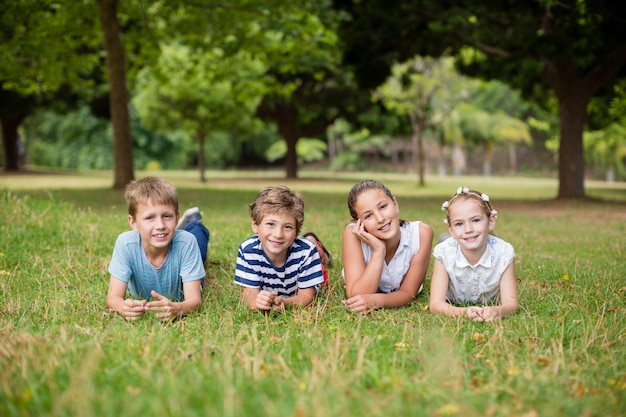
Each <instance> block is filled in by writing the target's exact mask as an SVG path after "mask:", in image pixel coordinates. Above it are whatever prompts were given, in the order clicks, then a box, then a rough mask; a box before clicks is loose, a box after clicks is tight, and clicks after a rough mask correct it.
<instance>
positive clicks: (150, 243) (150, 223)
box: [128, 199, 178, 255]
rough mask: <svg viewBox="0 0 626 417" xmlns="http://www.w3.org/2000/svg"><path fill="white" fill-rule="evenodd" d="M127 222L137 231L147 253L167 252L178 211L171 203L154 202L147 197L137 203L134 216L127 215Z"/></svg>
mask: <svg viewBox="0 0 626 417" xmlns="http://www.w3.org/2000/svg"><path fill="white" fill-rule="evenodd" d="M128 223H129V224H130V226H131V227H132V228H133V230H134V231H136V232H139V235H140V236H141V242H142V246H143V248H144V250H145V251H146V253H147V254H148V255H151V254H159V253H167V250H168V249H169V245H170V242H171V241H172V239H174V234H175V233H176V224H177V223H178V213H177V212H176V210H175V208H174V206H173V205H171V204H155V203H153V201H152V200H151V199H149V200H148V201H146V202H145V203H140V204H138V205H137V209H136V212H135V215H134V216H131V215H128Z"/></svg>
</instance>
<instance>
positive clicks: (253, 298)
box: [234, 186, 324, 311]
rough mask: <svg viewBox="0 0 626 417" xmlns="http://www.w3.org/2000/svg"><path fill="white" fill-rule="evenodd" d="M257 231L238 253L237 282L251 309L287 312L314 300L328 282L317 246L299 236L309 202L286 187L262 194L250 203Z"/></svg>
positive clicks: (275, 188) (255, 230)
mask: <svg viewBox="0 0 626 417" xmlns="http://www.w3.org/2000/svg"><path fill="white" fill-rule="evenodd" d="M249 209H250V217H251V223H252V231H253V232H254V233H255V234H254V235H253V236H251V237H250V238H248V239H246V240H245V241H244V242H243V243H242V244H241V245H240V246H239V251H238V253H237V265H236V268H235V280H234V281H235V284H238V285H240V286H242V287H243V288H242V295H243V299H244V300H245V302H246V305H247V306H248V308H249V309H250V310H251V311H270V310H275V311H284V309H285V307H289V306H298V307H305V306H308V305H309V304H311V303H312V302H313V300H314V299H315V294H316V293H317V290H318V289H319V287H320V286H321V284H322V283H323V282H324V276H323V273H322V264H321V261H320V255H319V252H318V251H317V246H316V245H315V244H314V243H312V242H311V241H310V240H308V239H306V238H303V237H299V236H298V234H299V233H300V229H301V228H302V224H303V223H304V200H303V199H302V196H301V195H300V194H298V193H295V192H293V191H291V190H290V189H289V188H288V187H285V186H275V187H267V188H264V189H263V190H261V191H260V192H259V193H258V194H257V196H256V198H255V200H254V202H253V203H252V204H250V206H249Z"/></svg>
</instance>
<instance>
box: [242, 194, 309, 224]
mask: <svg viewBox="0 0 626 417" xmlns="http://www.w3.org/2000/svg"><path fill="white" fill-rule="evenodd" d="M248 207H249V209H250V217H251V218H252V220H254V222H255V223H256V224H261V222H262V221H263V217H264V216H266V215H268V214H285V213H286V214H291V215H293V217H294V218H295V219H296V234H297V235H299V234H300V229H301V228H302V225H303V224H304V199H303V198H302V195H300V194H299V193H296V192H294V191H291V190H290V189H289V188H288V187H286V186H284V185H278V186H273V187H266V188H264V189H262V190H261V191H259V193H258V194H257V196H256V198H255V199H254V201H253V202H252V204H250V205H249V206H248Z"/></svg>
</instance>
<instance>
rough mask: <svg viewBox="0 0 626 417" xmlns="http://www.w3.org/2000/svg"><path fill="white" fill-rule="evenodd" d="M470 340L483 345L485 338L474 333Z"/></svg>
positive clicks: (480, 334)
mask: <svg viewBox="0 0 626 417" xmlns="http://www.w3.org/2000/svg"><path fill="white" fill-rule="evenodd" d="M472 340H473V341H474V342H476V343H485V341H486V340H487V338H486V337H485V335H484V334H482V333H478V332H474V334H473V335H472Z"/></svg>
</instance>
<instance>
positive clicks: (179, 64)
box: [133, 43, 264, 182]
mask: <svg viewBox="0 0 626 417" xmlns="http://www.w3.org/2000/svg"><path fill="white" fill-rule="evenodd" d="M162 51H163V52H162V54H161V57H160V59H159V60H158V62H157V63H156V65H153V66H152V67H151V68H145V69H144V70H142V72H141V73H140V75H139V79H138V88H137V90H138V94H137V95H136V96H135V98H134V100H133V102H134V104H135V106H136V108H137V110H138V111H139V114H140V116H141V119H142V121H143V123H144V124H145V125H146V126H148V127H150V128H152V129H155V130H157V131H161V132H172V131H180V132H183V133H184V134H185V135H188V136H191V137H194V138H195V139H196V140H197V142H198V153H197V161H198V169H199V171H200V181H201V182H205V181H206V177H205V162H204V160H205V158H204V156H205V155H204V148H205V146H204V145H205V140H206V139H207V137H208V136H209V135H210V134H211V133H215V132H217V131H229V132H232V133H235V132H249V131H252V130H254V128H255V125H258V124H260V123H256V124H255V123H254V120H253V115H254V112H255V109H256V106H257V104H258V102H259V100H260V95H261V87H262V85H261V80H260V75H261V74H262V73H263V71H264V67H263V65H262V64H261V63H260V62H258V61H256V60H254V59H252V58H251V56H250V55H249V54H248V53H245V52H246V51H241V52H240V53H239V54H230V55H225V54H224V51H223V50H222V49H221V48H217V47H214V48H213V49H211V50H193V49H191V48H189V47H188V46H185V45H181V44H179V43H170V44H163V46H162Z"/></svg>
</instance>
